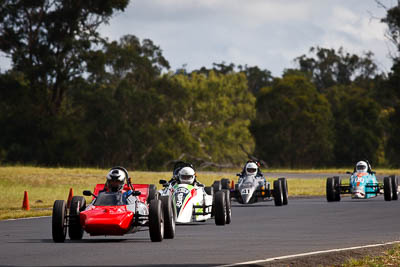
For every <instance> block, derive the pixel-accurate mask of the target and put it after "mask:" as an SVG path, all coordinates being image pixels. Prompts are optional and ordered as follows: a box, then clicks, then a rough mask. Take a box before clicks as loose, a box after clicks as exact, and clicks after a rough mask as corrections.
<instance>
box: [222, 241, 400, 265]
mask: <svg viewBox="0 0 400 267" xmlns="http://www.w3.org/2000/svg"><path fill="white" fill-rule="evenodd" d="M398 243H400V241H392V242H386V243H380V244H372V245H365V246H357V247H349V248H336V249H329V250H320V251H312V252H306V253H300V254H293V255H286V256H280V257H274V258H267V259H263V260H254V261H246V262H238V263H232V264H227V265H219V267H228V266H238V265H245V264H256V263H262V262H270V261H275V260H284V259H290V258H296V257H303V256H310V255H317V254H323V253H330V252H340V251H345V250H354V249H361V248H372V247H380V246H386V245H393V244H398Z"/></svg>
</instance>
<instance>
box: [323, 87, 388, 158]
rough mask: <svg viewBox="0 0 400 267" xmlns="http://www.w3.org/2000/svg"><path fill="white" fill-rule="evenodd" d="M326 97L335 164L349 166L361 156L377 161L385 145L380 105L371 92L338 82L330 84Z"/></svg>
mask: <svg viewBox="0 0 400 267" xmlns="http://www.w3.org/2000/svg"><path fill="white" fill-rule="evenodd" d="M327 98H328V100H329V102H330V104H331V110H332V114H333V116H334V118H335V119H334V132H335V143H334V144H335V146H334V157H335V160H334V162H335V165H336V166H348V165H349V164H352V163H355V162H357V161H359V160H360V159H368V160H369V161H370V162H371V163H372V164H377V163H378V157H379V152H380V145H382V146H383V145H384V144H383V143H382V141H383V127H382V122H381V117H380V113H381V107H380V106H379V104H378V103H377V102H376V101H375V100H374V99H373V98H372V97H371V93H368V91H367V90H366V89H363V88H360V87H357V86H356V85H348V86H345V85H341V86H335V87H332V88H331V89H330V90H329V92H327ZM382 149H383V147H382Z"/></svg>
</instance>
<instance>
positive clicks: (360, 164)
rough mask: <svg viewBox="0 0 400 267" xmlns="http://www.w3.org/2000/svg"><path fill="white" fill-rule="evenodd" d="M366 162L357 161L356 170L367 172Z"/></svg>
mask: <svg viewBox="0 0 400 267" xmlns="http://www.w3.org/2000/svg"><path fill="white" fill-rule="evenodd" d="M367 171H368V164H367V163H366V162H365V161H359V162H357V164H356V172H367Z"/></svg>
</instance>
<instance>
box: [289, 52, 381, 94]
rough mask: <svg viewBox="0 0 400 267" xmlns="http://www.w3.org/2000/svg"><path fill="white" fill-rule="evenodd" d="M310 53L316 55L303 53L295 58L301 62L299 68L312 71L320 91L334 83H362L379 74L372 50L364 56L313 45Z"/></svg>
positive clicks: (306, 71) (313, 79) (303, 70)
mask: <svg viewBox="0 0 400 267" xmlns="http://www.w3.org/2000/svg"><path fill="white" fill-rule="evenodd" d="M310 53H313V54H315V55H314V56H311V57H308V56H306V55H302V56H300V57H297V58H296V59H295V61H296V62H298V64H299V70H300V71H301V72H304V73H310V74H311V77H312V81H313V83H314V84H315V86H316V87H317V89H318V91H319V92H323V91H326V90H327V89H328V88H330V87H332V86H334V85H349V84H351V83H352V82H353V81H357V82H358V83H362V82H363V81H365V80H368V79H372V78H374V77H375V75H377V70H378V69H377V66H376V64H375V63H374V61H373V59H372V57H373V54H372V53H371V52H367V53H365V54H364V56H363V57H360V56H358V55H355V54H353V55H352V54H349V53H347V52H345V51H344V49H343V48H340V49H339V50H338V51H336V50H335V49H327V48H320V47H316V48H315V47H311V48H310Z"/></svg>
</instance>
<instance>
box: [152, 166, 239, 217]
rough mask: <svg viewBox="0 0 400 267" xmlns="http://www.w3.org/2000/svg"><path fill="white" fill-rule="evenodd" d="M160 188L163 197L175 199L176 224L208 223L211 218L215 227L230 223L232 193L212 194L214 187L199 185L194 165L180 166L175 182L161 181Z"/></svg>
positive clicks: (218, 192)
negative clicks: (161, 187) (230, 194)
mask: <svg viewBox="0 0 400 267" xmlns="http://www.w3.org/2000/svg"><path fill="white" fill-rule="evenodd" d="M192 170H193V171H192ZM186 171H188V173H187V174H186ZM186 176H187V177H188V179H189V180H188V182H186V180H185V179H186V178H185V177H186ZM190 177H192V179H191V178H190ZM160 184H162V185H163V187H164V189H162V190H160V191H159V193H160V196H161V197H170V198H172V203H173V211H174V214H175V218H176V222H177V223H190V222H205V221H206V220H208V219H211V218H214V219H215V224H216V225H225V224H229V223H230V222H231V216H232V213H231V205H230V204H231V202H230V196H229V190H219V191H213V188H212V187H206V186H204V185H203V184H201V183H199V182H198V181H197V179H196V174H195V172H194V167H193V165H192V164H190V163H185V162H181V161H180V162H177V163H176V164H175V166H174V170H173V176H172V179H170V181H166V180H160Z"/></svg>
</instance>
